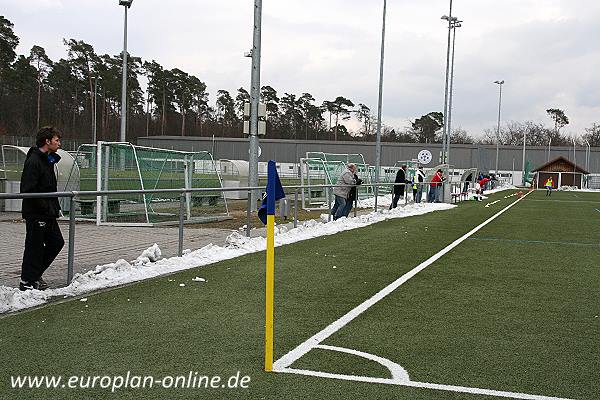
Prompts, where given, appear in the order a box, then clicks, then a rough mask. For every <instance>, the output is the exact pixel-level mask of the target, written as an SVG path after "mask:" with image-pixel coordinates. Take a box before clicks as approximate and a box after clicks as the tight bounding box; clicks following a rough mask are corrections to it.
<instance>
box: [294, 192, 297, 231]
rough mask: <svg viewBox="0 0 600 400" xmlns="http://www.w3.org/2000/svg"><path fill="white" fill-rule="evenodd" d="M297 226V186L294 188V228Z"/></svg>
mask: <svg viewBox="0 0 600 400" xmlns="http://www.w3.org/2000/svg"><path fill="white" fill-rule="evenodd" d="M297 227H298V188H296V189H295V190H294V228H297Z"/></svg>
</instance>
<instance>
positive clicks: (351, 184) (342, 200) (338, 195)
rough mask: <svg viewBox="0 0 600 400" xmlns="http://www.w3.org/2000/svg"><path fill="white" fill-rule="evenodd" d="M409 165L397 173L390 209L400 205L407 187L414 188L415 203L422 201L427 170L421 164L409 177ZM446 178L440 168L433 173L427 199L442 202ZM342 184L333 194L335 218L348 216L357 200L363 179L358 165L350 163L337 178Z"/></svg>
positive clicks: (432, 201)
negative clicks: (441, 194) (358, 187)
mask: <svg viewBox="0 0 600 400" xmlns="http://www.w3.org/2000/svg"><path fill="white" fill-rule="evenodd" d="M406 170H407V166H406V165H402V166H401V167H400V169H398V172H397V173H396V179H395V180H394V187H393V189H392V203H391V204H390V210H391V209H392V208H396V207H398V201H399V200H400V199H401V198H404V194H405V192H408V190H407V187H410V188H411V189H412V193H413V200H414V202H415V203H420V202H421V200H422V196H423V186H424V185H425V180H426V178H425V172H424V171H423V167H422V166H419V167H418V169H417V170H416V171H415V173H414V175H413V176H412V177H411V178H410V179H407V177H406ZM445 180H446V178H445V177H444V175H443V171H442V170H441V169H438V170H437V171H436V173H435V174H434V175H433V178H432V179H431V182H429V192H428V197H427V201H428V202H429V203H439V202H440V192H441V187H442V185H443V182H444V181H445ZM337 183H338V184H339V185H340V186H335V188H334V189H333V194H334V195H335V201H334V203H333V208H332V209H331V215H333V220H334V221H335V220H337V219H339V218H341V217H347V216H348V215H350V211H351V210H352V205H353V203H354V200H356V193H357V192H356V187H357V186H358V185H360V184H362V180H361V179H360V178H359V177H358V175H357V168H356V165H355V164H353V163H349V164H347V166H346V169H345V170H344V171H343V172H342V174H341V175H340V177H339V178H338V180H337Z"/></svg>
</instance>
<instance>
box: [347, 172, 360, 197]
mask: <svg viewBox="0 0 600 400" xmlns="http://www.w3.org/2000/svg"><path fill="white" fill-rule="evenodd" d="M354 182H355V183H356V184H357V185H362V179H360V178H359V177H358V175H356V174H354ZM354 200H356V186H352V188H350V192H349V193H348V201H349V202H351V203H352V202H353V201H354Z"/></svg>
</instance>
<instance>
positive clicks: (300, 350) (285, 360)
mask: <svg viewBox="0 0 600 400" xmlns="http://www.w3.org/2000/svg"><path fill="white" fill-rule="evenodd" d="M530 193H531V191H529V192H527V193H526V194H525V195H524V196H522V197H520V198H518V199H517V200H516V201H514V202H513V203H511V204H509V205H508V206H506V207H505V208H503V209H502V210H500V211H498V212H497V213H496V214H494V215H493V216H491V217H490V218H489V219H487V220H486V221H484V222H482V223H481V224H479V225H477V226H476V227H475V228H473V229H471V230H470V231H469V232H467V233H465V234H464V235H463V236H461V237H460V238H458V239H456V240H455V241H453V242H452V243H450V244H449V245H448V246H446V247H445V248H443V249H442V250H440V251H439V252H437V253H436V254H434V255H433V256H431V257H429V258H428V259H427V260H425V261H423V262H422V263H421V264H419V265H417V266H416V267H415V268H413V269H412V270H410V271H409V272H407V273H406V274H404V275H402V276H401V277H400V278H398V279H396V280H395V281H394V282H392V283H391V284H389V285H388V286H386V287H385V288H383V289H381V290H380V291H379V292H377V293H376V294H375V295H373V296H372V297H371V298H369V299H367V300H365V301H364V302H363V303H361V304H359V305H358V306H356V307H355V308H353V309H352V310H350V311H349V312H348V313H346V314H345V315H343V316H342V317H340V318H339V319H338V320H336V321H334V322H333V323H331V324H330V325H328V326H327V327H325V328H324V329H323V330H321V331H320V332H318V333H316V334H315V335H313V336H312V337H310V338H309V339H307V340H306V341H304V342H303V343H301V344H300V345H299V346H297V347H296V348H295V349H293V350H291V351H290V352H288V353H287V354H285V355H284V356H283V357H281V358H280V359H278V360H277V361H275V363H274V364H273V371H274V372H285V373H296V374H301V375H313V376H321V377H329V378H337V379H346V380H357V381H368V382H379V383H390V382H389V379H381V378H369V377H351V376H348V375H338V374H330V373H325V372H317V371H307V370H297V369H294V368H289V367H290V365H292V364H293V363H294V362H296V361H297V360H298V359H300V358H301V357H302V356H304V355H305V354H306V353H308V352H309V351H311V350H312V349H314V348H326V346H324V345H321V344H320V343H321V342H323V341H324V340H326V339H327V338H329V337H330V336H331V335H333V334H334V333H335V332H337V331H338V330H340V329H341V328H343V327H344V326H346V325H347V324H348V323H349V322H351V321H352V320H353V319H355V318H356V317H358V316H359V315H360V314H362V313H363V312H365V311H366V310H368V309H369V308H370V307H372V306H373V305H375V304H376V303H378V302H379V301H380V300H382V299H383V298H385V297H386V296H387V295H389V294H390V293H392V292H393V291H394V290H396V289H397V288H398V287H400V286H401V285H403V284H404V283H406V282H407V281H408V280H409V279H411V278H412V277H414V276H415V275H416V274H418V273H419V272H421V271H422V270H424V269H425V268H427V267H428V266H430V265H431V264H433V263H434V262H436V261H437V260H438V259H440V258H441V257H442V256H443V255H445V254H446V253H448V252H449V251H450V250H452V249H454V248H455V247H456V246H458V245H459V244H461V243H462V242H464V241H465V240H466V239H468V238H469V237H470V236H472V235H473V234H475V233H476V232H477V231H479V230H480V229H481V228H483V227H484V226H486V225H487V224H489V223H490V222H492V221H493V220H495V219H496V218H498V217H499V216H500V215H502V214H503V213H504V212H506V211H508V210H509V209H510V208H511V207H513V206H514V205H515V204H517V203H518V202H520V201H521V200H523V199H524V198H525V197H527V196H528V195H529V194H530ZM330 347H331V348H330V350H334V346H330ZM360 353H362V352H360ZM357 355H358V354H357ZM373 357H377V356H373ZM377 358H380V357H377ZM365 379H366V380H365ZM394 384H402V385H405V386H414V387H423V388H430V389H437V390H448V391H455V392H456V391H457V392H463V393H475V394H485V395H491V396H502V397H512V398H517V399H531V400H550V399H552V400H555V399H560V398H557V397H546V396H539V395H531V394H524V393H516V392H514V393H513V392H502V391H497V390H491V389H479V388H469V387H462V386H451V385H441V384H435V383H426V382H412V381H402V382H400V381H397V382H394Z"/></svg>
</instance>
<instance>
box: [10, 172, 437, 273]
mask: <svg viewBox="0 0 600 400" xmlns="http://www.w3.org/2000/svg"><path fill="white" fill-rule="evenodd" d="M430 183H431V182H422V183H420V185H421V186H420V189H421V190H423V189H425V188H428V187H429V185H430ZM444 184H446V183H444ZM356 186H359V185H334V184H330V185H291V186H283V189H284V192H285V193H286V197H287V195H289V194H291V191H293V192H294V221H293V223H294V227H297V226H298V196H299V192H300V191H301V190H311V189H324V190H325V191H327V193H328V194H327V203H328V211H329V213H328V215H329V217H328V220H329V221H330V220H331V218H332V214H331V210H332V205H331V203H332V202H331V199H333V198H334V196H332V195H331V193H330V192H331V191H332V190H333V188H335V187H350V188H352V187H356ZM360 186H370V187H388V188H389V187H393V186H405V188H406V189H407V190H406V191H405V193H404V203H405V204H407V203H408V193H409V191H410V188H411V186H412V184H411V183H410V182H407V183H379V184H374V183H373V184H364V185H360ZM263 190H264V187H232V188H190V189H185V188H181V189H132V190H98V191H70V192H52V193H0V200H6V199H28V198H68V199H69V213H68V214H69V237H68V253H67V285H68V284H70V283H71V281H72V279H73V263H74V258H75V246H74V244H75V217H76V212H75V201H76V199H77V198H79V197H81V196H109V195H124V194H148V193H178V194H179V229H178V234H179V240H178V250H177V255H178V256H179V257H181V256H182V255H183V243H184V239H183V233H184V230H183V227H184V221H185V218H184V216H185V202H186V194H188V193H202V192H215V191H219V192H228V191H247V192H248V194H250V192H252V191H255V192H261V191H263ZM425 192H426V194H428V190H425ZM442 193H443V190H442ZM250 198H251V196H248V208H247V218H248V221H247V225H246V236H248V237H249V236H250V232H251V229H252V219H253V218H252V215H253V213H252V212H251V211H250V210H251V207H250V201H251V200H250ZM357 206H358V199H355V200H354V205H353V208H354V216H356V209H357Z"/></svg>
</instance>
